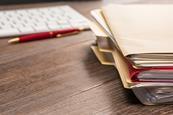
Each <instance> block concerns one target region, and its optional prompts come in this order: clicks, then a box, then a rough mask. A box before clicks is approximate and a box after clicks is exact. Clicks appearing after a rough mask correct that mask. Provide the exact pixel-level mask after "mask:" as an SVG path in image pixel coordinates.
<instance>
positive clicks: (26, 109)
mask: <svg viewBox="0 0 173 115" xmlns="http://www.w3.org/2000/svg"><path fill="white" fill-rule="evenodd" d="M60 4H68V5H71V6H73V7H74V8H76V9H77V10H78V11H80V12H81V13H82V14H84V15H85V16H87V17H89V11H90V10H91V9H93V8H98V7H99V6H101V2H99V1H95V2H92V1H90V2H57V3H49V4H31V5H16V6H2V7H0V9H14V8H19V7H25V8H26V7H31V6H32V7H37V6H54V5H60ZM94 40H95V37H94V35H93V34H92V32H90V31H88V32H83V33H81V34H80V35H75V36H72V37H66V38H62V39H52V40H43V41H35V42H30V43H23V44H16V45H9V44H7V41H8V39H0V115H40V114H41V115H42V114H43V115H156V114H157V115H160V114H162V115H166V114H172V113H173V109H172V108H173V106H171V105H165V106H164V105H162V106H143V105H142V104H141V103H139V102H138V101H137V99H136V98H135V96H134V95H133V94H132V93H131V92H129V91H125V90H124V89H123V87H122V84H121V82H120V79H119V76H118V73H117V72H116V69H115V68H113V67H109V66H103V65H101V64H100V63H99V62H98V61H97V59H96V57H95V55H94V54H93V53H92V51H91V49H90V45H91V44H92V43H93V42H94Z"/></svg>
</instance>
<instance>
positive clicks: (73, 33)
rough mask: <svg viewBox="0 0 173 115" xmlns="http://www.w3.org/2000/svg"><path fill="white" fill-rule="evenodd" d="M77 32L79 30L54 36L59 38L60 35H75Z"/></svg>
mask: <svg viewBox="0 0 173 115" xmlns="http://www.w3.org/2000/svg"><path fill="white" fill-rule="evenodd" d="M79 32H80V31H74V32H71V33H65V34H57V35H56V37H57V38H60V37H65V36H70V35H75V34H78V33H79Z"/></svg>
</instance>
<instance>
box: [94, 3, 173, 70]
mask: <svg viewBox="0 0 173 115" xmlns="http://www.w3.org/2000/svg"><path fill="white" fill-rule="evenodd" d="M118 6H119V5H118ZM120 6H121V5H120ZM91 14H92V16H93V17H94V19H95V20H96V22H97V24H98V25H99V26H100V28H102V29H103V31H104V32H106V34H107V35H108V36H109V37H110V38H111V39H114V40H112V41H113V42H114V44H115V46H116V47H117V49H120V48H119V44H118V43H117V41H116V40H117V39H116V38H115V37H114V36H113V35H112V32H111V30H110V28H109V27H108V24H107V22H106V20H105V19H106V18H104V16H103V12H102V10H100V9H96V10H93V11H92V12H91ZM132 41H133V40H132ZM127 42H128V41H127ZM129 43H130V42H129ZM126 47H130V45H129V44H128V45H126ZM137 47H138V45H137ZM141 47H142V46H141ZM135 49H137V50H138V49H140V48H135ZM120 51H121V49H120ZM127 57H128V58H129V60H131V61H132V62H133V63H134V64H135V66H137V67H151V66H173V54H172V53H164V54H162V53H145V54H131V55H128V56H127ZM158 61H159V63H158Z"/></svg>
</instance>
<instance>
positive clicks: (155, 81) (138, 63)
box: [90, 4, 173, 105]
mask: <svg viewBox="0 0 173 115" xmlns="http://www.w3.org/2000/svg"><path fill="white" fill-rule="evenodd" d="M91 15H92V16H93V18H94V19H95V21H94V22H90V27H91V29H92V31H93V32H94V34H95V35H96V38H97V39H96V43H95V44H93V45H92V46H91V48H92V50H93V52H94V53H95V55H96V56H97V58H98V60H99V61H100V62H101V63H102V64H104V65H112V66H115V67H116V68H117V70H118V72H119V74H120V78H121V80H122V83H123V86H124V88H127V89H131V90H132V91H133V92H134V94H135V95H136V97H137V98H138V99H139V100H140V101H141V102H142V103H143V104H145V105H155V104H169V103H173V5H166V4H165V5H159V4H157V5H154V4H152V5H151V4H150V5H146V4H142V5H139V4H136V5H117V4H110V5H107V6H104V7H102V8H101V9H95V10H93V11H91Z"/></svg>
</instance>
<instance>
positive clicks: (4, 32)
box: [0, 28, 20, 37]
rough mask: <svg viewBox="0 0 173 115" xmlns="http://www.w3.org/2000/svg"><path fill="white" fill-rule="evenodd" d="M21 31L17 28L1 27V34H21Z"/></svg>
mask: <svg viewBox="0 0 173 115" xmlns="http://www.w3.org/2000/svg"><path fill="white" fill-rule="evenodd" d="M19 34H20V32H19V30H17V29H9V28H8V29H1V30H0V36H4V37H6V36H12V35H19Z"/></svg>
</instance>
